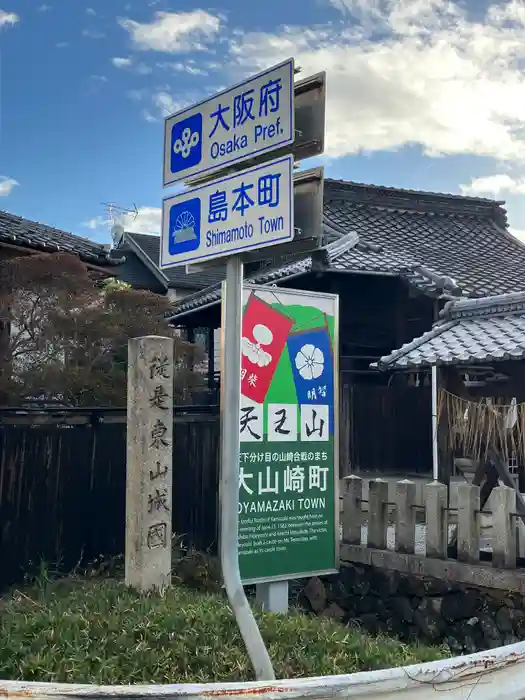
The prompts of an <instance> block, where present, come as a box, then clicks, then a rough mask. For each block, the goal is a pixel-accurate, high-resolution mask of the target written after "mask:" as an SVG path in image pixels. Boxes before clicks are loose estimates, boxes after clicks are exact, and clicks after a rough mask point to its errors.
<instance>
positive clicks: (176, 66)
mask: <svg viewBox="0 0 525 700" xmlns="http://www.w3.org/2000/svg"><path fill="white" fill-rule="evenodd" d="M156 65H157V68H165V69H168V70H172V71H175V72H176V73H189V74H190V75H203V76H208V75H209V72H208V71H207V70H205V69H204V68H200V67H199V66H197V65H196V63H195V61H194V60H193V59H188V60H186V61H184V63H181V62H179V63H171V62H164V63H157V64H156Z"/></svg>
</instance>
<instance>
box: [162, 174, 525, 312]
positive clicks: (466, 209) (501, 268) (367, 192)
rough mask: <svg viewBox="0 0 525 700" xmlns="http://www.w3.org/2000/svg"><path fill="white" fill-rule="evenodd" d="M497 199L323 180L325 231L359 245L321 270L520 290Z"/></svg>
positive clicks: (435, 291)
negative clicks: (352, 238) (353, 238)
mask: <svg viewBox="0 0 525 700" xmlns="http://www.w3.org/2000/svg"><path fill="white" fill-rule="evenodd" d="M502 204H503V203H502V202H497V201H493V200H490V199H481V198H477V197H462V196H459V195H447V194H435V193H429V192H416V191H413V190H400V189H394V188H388V187H376V186H374V185H360V184H356V183H353V182H343V181H335V180H328V179H327V180H325V192H324V229H325V233H333V232H334V230H335V231H337V232H339V233H340V234H341V233H343V234H353V235H354V236H356V238H357V242H356V244H355V245H353V246H351V247H349V248H346V249H344V250H342V251H340V252H339V253H338V254H337V255H331V256H330V259H329V260H328V261H327V263H326V266H325V269H326V270H330V271H333V272H341V273H376V274H377V273H379V274H384V275H394V276H396V277H400V278H402V279H404V280H406V281H407V282H408V283H409V284H411V285H413V286H415V287H417V288H418V289H419V290H420V291H422V292H423V293H426V294H431V295H435V296H438V297H443V296H444V297H445V298H452V297H457V296H467V297H481V296H488V295H491V294H504V293H507V292H513V291H520V290H522V289H525V245H524V244H523V243H521V242H520V241H518V240H517V239H515V238H514V237H513V236H512V235H511V234H510V233H509V232H508V231H507V219H506V212H505V209H503V207H502V206H501V205H502ZM311 265H312V259H311V258H310V257H308V258H305V259H303V260H302V261H301V262H300V263H294V264H286V265H284V266H278V267H275V268H274V270H272V272H271V273H270V272H265V276H267V277H268V278H269V279H268V282H276V283H278V282H279V281H281V280H284V279H287V278H289V277H290V276H291V275H295V274H299V273H302V272H308V271H309V270H310V269H311ZM270 278H271V279H270ZM252 281H254V280H252ZM257 283H259V284H265V283H267V282H266V281H260V282H259V281H257ZM210 293H211V291H210V290H204V291H203V292H202V294H201V298H200V301H199V298H198V297H197V296H196V295H193V296H192V298H188V299H184V300H183V301H181V302H179V303H178V304H176V305H175V306H174V313H175V314H179V313H186V312H188V311H190V310H194V309H197V308H198V307H199V306H201V305H205V304H208V303H210Z"/></svg>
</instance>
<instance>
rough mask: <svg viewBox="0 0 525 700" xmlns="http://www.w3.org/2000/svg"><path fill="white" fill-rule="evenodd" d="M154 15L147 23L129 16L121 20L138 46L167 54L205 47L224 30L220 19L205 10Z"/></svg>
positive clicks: (121, 24) (140, 48)
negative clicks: (220, 30) (221, 28)
mask: <svg viewBox="0 0 525 700" xmlns="http://www.w3.org/2000/svg"><path fill="white" fill-rule="evenodd" d="M154 17H155V19H154V20H153V22H150V23H144V24H141V23H140V22H136V21H135V20H132V19H128V18H120V19H119V20H118V22H119V24H120V26H121V27H123V28H124V29H125V30H126V31H127V32H129V34H130V36H131V40H132V41H133V44H134V45H135V47H136V48H137V49H139V50H142V51H163V52H165V53H182V52H185V51H197V50H202V49H203V48H204V46H205V44H206V43H208V42H209V41H211V40H212V39H213V38H214V37H215V35H216V34H217V33H218V31H219V29H220V19H219V18H218V17H216V16H215V15H211V14H209V13H208V12H205V11H204V10H193V11H191V12H156V13H155V15H154Z"/></svg>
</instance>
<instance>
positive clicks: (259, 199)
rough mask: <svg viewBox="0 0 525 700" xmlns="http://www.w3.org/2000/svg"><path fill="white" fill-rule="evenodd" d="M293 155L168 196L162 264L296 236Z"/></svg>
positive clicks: (200, 259)
mask: <svg viewBox="0 0 525 700" xmlns="http://www.w3.org/2000/svg"><path fill="white" fill-rule="evenodd" d="M293 237H294V198H293V157H292V156H284V157H283V158H278V159H276V160H273V161H269V162H267V163H264V164H263V165H257V166H255V167H253V168H250V169H248V170H243V171H242V172H240V173H238V174H236V175H229V176H228V177H224V178H222V179H219V180H214V181H213V182H211V183H209V184H206V185H201V186H199V187H193V188H192V189H188V190H185V191H183V192H181V193H180V194H176V195H173V196H171V197H166V198H165V199H164V202H163V207H162V236H161V252H160V262H159V267H160V268H161V269H165V268H168V267H175V266H177V265H187V264H189V263H197V262H206V261H210V260H213V259H215V258H220V257H224V256H226V255H233V254H235V253H242V252H244V251H252V250H256V249H258V248H265V247H267V246H271V245H276V244H277V243H285V242H288V241H292V240H293Z"/></svg>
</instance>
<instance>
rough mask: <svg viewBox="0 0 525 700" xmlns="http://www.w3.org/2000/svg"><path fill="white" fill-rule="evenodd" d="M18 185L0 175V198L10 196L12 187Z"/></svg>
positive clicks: (10, 178)
mask: <svg viewBox="0 0 525 700" xmlns="http://www.w3.org/2000/svg"><path fill="white" fill-rule="evenodd" d="M17 185H18V182H17V181H16V180H13V178H12V177H6V176H5V175H0V197H7V196H8V195H10V194H11V192H12V190H13V188H14V187H16V186H17Z"/></svg>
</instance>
